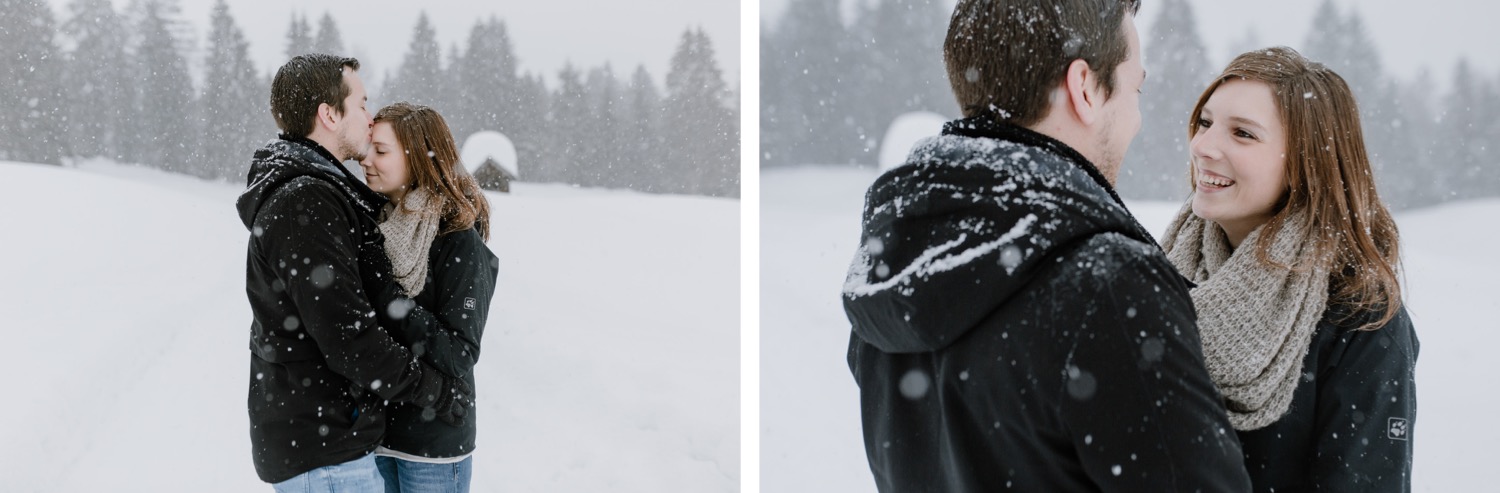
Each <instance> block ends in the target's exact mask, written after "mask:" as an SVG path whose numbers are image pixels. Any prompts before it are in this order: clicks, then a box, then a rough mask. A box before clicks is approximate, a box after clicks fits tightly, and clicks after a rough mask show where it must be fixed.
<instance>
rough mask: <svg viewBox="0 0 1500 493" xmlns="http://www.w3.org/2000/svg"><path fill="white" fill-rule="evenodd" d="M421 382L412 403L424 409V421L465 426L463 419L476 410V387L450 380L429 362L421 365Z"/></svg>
mask: <svg viewBox="0 0 1500 493" xmlns="http://www.w3.org/2000/svg"><path fill="white" fill-rule="evenodd" d="M421 366H422V380H421V381H419V382H418V383H417V390H416V394H415V395H413V396H412V397H411V399H409V402H411V403H412V404H416V405H418V406H421V407H422V419H424V420H428V421H430V420H433V419H441V420H443V422H444V423H448V424H450V425H453V426H463V425H464V423H465V420H464V416H465V415H467V414H468V413H469V412H468V410H469V409H471V408H473V407H474V388H473V387H470V386H469V382H465V381H464V379H462V378H458V377H451V376H448V375H446V374H444V373H443V372H441V371H439V370H438V369H437V368H433V367H432V365H429V364H427V362H425V361H423V362H421Z"/></svg>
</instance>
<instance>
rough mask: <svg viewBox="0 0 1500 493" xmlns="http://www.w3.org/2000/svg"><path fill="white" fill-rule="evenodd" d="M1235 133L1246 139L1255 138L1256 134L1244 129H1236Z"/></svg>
mask: <svg viewBox="0 0 1500 493" xmlns="http://www.w3.org/2000/svg"><path fill="white" fill-rule="evenodd" d="M1234 135H1235V136H1236V137H1241V138H1245V139H1255V134H1252V133H1250V132H1246V131H1244V130H1235V131H1234Z"/></svg>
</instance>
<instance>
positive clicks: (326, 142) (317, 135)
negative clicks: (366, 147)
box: [307, 132, 348, 163]
mask: <svg viewBox="0 0 1500 493" xmlns="http://www.w3.org/2000/svg"><path fill="white" fill-rule="evenodd" d="M307 140H311V141H313V142H317V143H318V145H320V146H323V149H326V150H327V151H328V153H329V154H332V155H333V158H334V159H335V160H336V162H340V163H342V162H344V160H345V159H348V156H345V155H343V153H341V152H340V150H339V146H338V137H337V136H334V135H330V134H327V133H323V132H313V134H312V135H309V136H307Z"/></svg>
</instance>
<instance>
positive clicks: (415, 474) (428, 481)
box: [375, 456, 474, 493]
mask: <svg viewBox="0 0 1500 493" xmlns="http://www.w3.org/2000/svg"><path fill="white" fill-rule="evenodd" d="M375 465H376V466H377V467H378V468H379V469H380V476H381V477H383V478H385V493H469V479H470V477H471V476H472V475H473V474H474V458H473V457H466V458H464V460H462V461H458V462H454V463H452V464H428V463H425V462H412V461H409V460H402V459H397V458H395V457H380V456H377V457H375Z"/></svg>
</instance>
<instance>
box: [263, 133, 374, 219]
mask: <svg viewBox="0 0 1500 493" xmlns="http://www.w3.org/2000/svg"><path fill="white" fill-rule="evenodd" d="M302 176H310V177H314V178H318V179H321V180H324V181H326V182H328V183H329V184H330V185H333V186H334V187H336V188H338V189H339V190H340V191H342V192H344V194H345V195H347V196H348V197H349V199H350V202H352V203H353V205H354V206H355V208H356V209H358V210H361V211H363V212H364V213H366V214H369V215H370V216H371V217H379V211H380V209H381V207H383V206H384V205H385V203H386V202H387V200H386V198H385V196H383V195H380V194H379V193H377V192H375V191H374V190H370V187H368V186H366V185H365V184H364V183H363V182H361V181H359V179H357V178H355V177H354V174H353V173H350V172H349V170H348V169H345V168H344V167H343V166H342V165H340V164H339V163H338V161H337V160H336V159H335V158H334V156H333V154H332V153H330V152H328V150H327V149H324V148H323V146H321V145H318V143H316V142H313V141H311V140H308V139H305V138H298V137H289V136H287V135H285V134H283V135H281V136H280V137H279V138H278V139H276V140H273V141H270V142H268V143H266V145H265V146H263V147H261V148H260V149H259V150H257V151H255V155H254V157H252V158H251V161H250V173H249V177H248V179H247V184H246V187H245V191H244V192H242V193H240V198H239V199H238V200H237V201H236V203H235V207H236V208H237V209H239V213H240V221H241V222H243V223H244V224H245V229H250V230H252V231H253V228H254V226H253V225H254V223H255V215H256V214H257V213H259V212H260V208H261V206H262V205H263V204H265V202H266V200H268V199H270V197H271V195H272V194H273V193H274V192H275V191H276V190H277V189H279V188H281V185H283V184H285V183H286V182H288V181H291V180H292V179H293V178H298V177H302Z"/></svg>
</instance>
